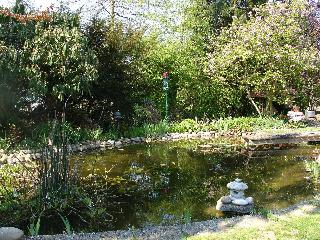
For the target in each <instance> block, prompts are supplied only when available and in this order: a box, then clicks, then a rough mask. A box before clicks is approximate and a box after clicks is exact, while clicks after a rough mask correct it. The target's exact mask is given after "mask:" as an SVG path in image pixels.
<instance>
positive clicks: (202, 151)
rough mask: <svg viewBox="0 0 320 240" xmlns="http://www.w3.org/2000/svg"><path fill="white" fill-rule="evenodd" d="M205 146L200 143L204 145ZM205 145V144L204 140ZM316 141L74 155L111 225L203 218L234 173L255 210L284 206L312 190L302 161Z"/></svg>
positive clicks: (156, 146) (173, 145) (178, 145)
mask: <svg viewBox="0 0 320 240" xmlns="http://www.w3.org/2000/svg"><path fill="white" fill-rule="evenodd" d="M204 144H205V145H206V146H203V145H204ZM208 144H209V145H208ZM315 148H316V146H311V147H310V146H306V147H303V148H298V149H290V150H281V151H274V152H266V153H265V154H260V156H258V157H254V156H252V154H248V153H245V152H244V153H240V152H239V151H236V152H235V151H233V150H232V147H231V148H228V149H227V150H225V151H222V152H214V151H212V148H210V141H209V140H207V141H206V142H203V141H199V140H198V141H194V140H193V141H177V142H169V143H152V144H141V145H131V146H127V147H125V148H123V149H113V150H106V151H102V152H99V153H90V154H87V155H84V156H76V159H77V162H78V163H77V166H78V171H79V174H80V175H81V176H82V178H83V184H84V185H86V184H87V186H88V188H91V189H92V191H101V192H104V194H105V196H107V198H106V199H107V200H104V201H106V202H105V206H106V209H107V211H108V214H110V229H127V228H128V227H132V226H133V227H143V226H147V225H153V224H172V223H177V222H178V223H179V222H180V223H181V222H185V221H189V220H192V221H199V220H208V219H211V218H213V217H215V215H216V211H215V205H216V201H217V200H218V199H219V198H220V197H221V196H223V195H227V194H228V189H227V188H226V185H227V183H228V182H230V181H232V180H234V179H235V178H237V177H239V178H241V179H243V181H244V182H246V183H247V184H248V186H249V189H248V190H247V191H246V195H247V196H252V197H253V198H254V199H255V205H256V206H258V207H260V208H267V209H275V208H283V207H287V206H288V205H291V204H294V203H297V202H299V201H302V200H304V199H308V198H311V197H312V196H314V195H315V189H316V188H317V186H315V183H314V182H313V181H310V179H308V175H309V174H308V173H307V172H306V170H305V164H304V159H305V158H306V156H309V155H310V153H311V152H312V151H313V150H314V149H315Z"/></svg>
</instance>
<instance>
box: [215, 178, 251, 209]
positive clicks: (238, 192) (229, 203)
mask: <svg viewBox="0 0 320 240" xmlns="http://www.w3.org/2000/svg"><path fill="white" fill-rule="evenodd" d="M227 188H228V189H229V190H230V195H229V196H223V197H221V198H220V199H219V200H218V201H217V205H216V209H217V210H219V211H222V212H232V213H241V214H245V213H250V212H252V210H253V198H252V197H248V198H246V197H245V195H244V190H246V189H248V185H247V184H246V183H244V182H242V180H241V179H239V178H237V179H235V180H234V181H233V182H230V183H228V184H227Z"/></svg>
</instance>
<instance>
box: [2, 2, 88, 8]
mask: <svg viewBox="0 0 320 240" xmlns="http://www.w3.org/2000/svg"><path fill="white" fill-rule="evenodd" d="M28 2H30V3H31V5H32V6H34V7H35V9H40V10H46V9H47V8H48V7H50V6H51V5H52V4H53V5H55V6H59V1H58V0H28ZM69 2H70V6H72V8H76V7H80V6H81V2H87V1H85V0H81V1H74V0H70V1H69ZM77 2H79V3H77ZM14 3H15V0H0V5H2V6H4V7H10V6H12V5H13V4H14Z"/></svg>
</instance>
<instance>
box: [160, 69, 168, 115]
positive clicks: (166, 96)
mask: <svg viewBox="0 0 320 240" xmlns="http://www.w3.org/2000/svg"><path fill="white" fill-rule="evenodd" d="M162 76H163V90H164V91H165V94H166V95H165V121H167V120H168V115H169V103H168V91H169V73H168V72H164V73H163V74H162Z"/></svg>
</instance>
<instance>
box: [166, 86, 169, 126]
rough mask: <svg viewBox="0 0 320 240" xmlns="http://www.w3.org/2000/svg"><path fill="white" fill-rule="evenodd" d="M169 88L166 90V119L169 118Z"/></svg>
mask: <svg viewBox="0 0 320 240" xmlns="http://www.w3.org/2000/svg"><path fill="white" fill-rule="evenodd" d="M168 108H169V106H168V90H166V116H165V120H168Z"/></svg>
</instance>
